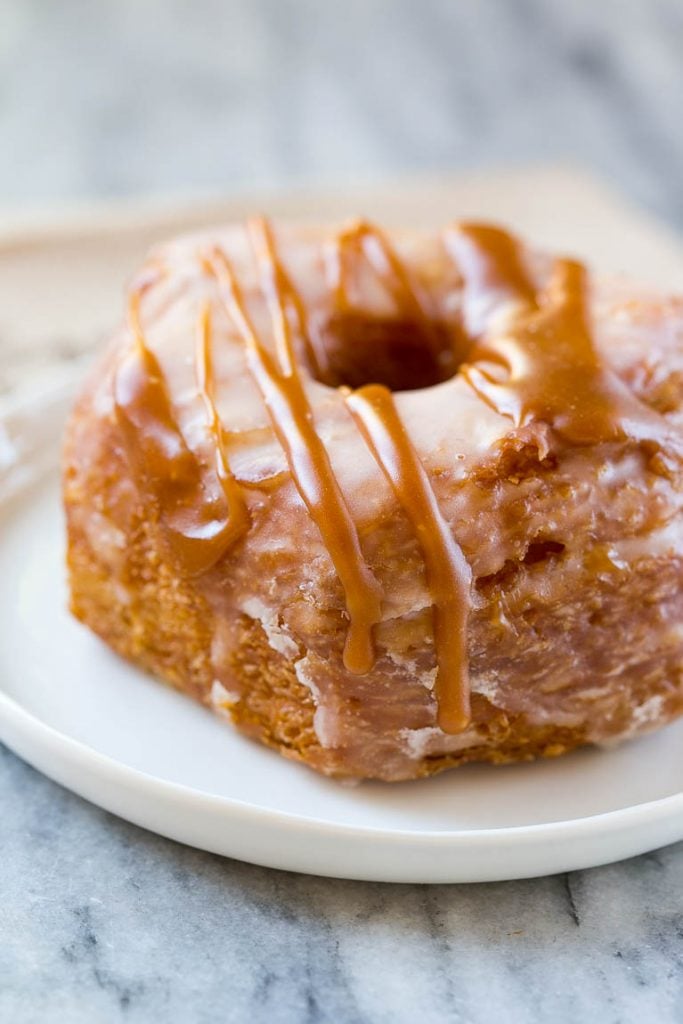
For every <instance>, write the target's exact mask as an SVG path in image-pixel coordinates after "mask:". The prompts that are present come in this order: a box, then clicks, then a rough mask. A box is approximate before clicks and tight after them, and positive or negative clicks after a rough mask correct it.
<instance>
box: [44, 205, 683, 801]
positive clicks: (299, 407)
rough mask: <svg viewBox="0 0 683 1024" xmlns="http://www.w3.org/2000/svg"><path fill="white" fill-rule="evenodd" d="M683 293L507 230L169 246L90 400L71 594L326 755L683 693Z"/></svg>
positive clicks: (631, 717)
mask: <svg viewBox="0 0 683 1024" xmlns="http://www.w3.org/2000/svg"><path fill="white" fill-rule="evenodd" d="M682 408H683V301H682V300H681V299H679V298H671V297H663V296H658V295H654V294H652V292H651V291H648V290H647V289H638V288H637V287H636V286H635V285H633V284H631V283H629V282H625V281H621V280H616V279H615V280H609V279H605V280H603V279H601V278H596V277H594V276H593V275H590V274H589V273H588V271H587V270H586V269H585V267H584V266H583V265H582V264H580V263H579V262H577V261H575V260H572V259H566V258H559V257H555V256H553V255H549V254H546V253H541V252H537V251H536V250H534V249H533V248H531V247H529V246H527V245H525V244H524V243H522V242H521V241H519V240H518V239H517V238H516V237H514V236H513V235H512V234H510V233H509V232H507V231H505V230H503V229H502V228H499V227H496V226H493V225H488V224H478V223H455V224H449V225H447V226H446V227H445V228H444V229H443V230H440V231H438V232H436V231H435V232H423V233H404V232H400V231H389V230H386V229H383V228H380V227H378V226H377V225H374V224H372V223H370V222H369V221H365V220H359V221H356V222H353V223H350V224H343V225H332V226H329V225H323V226H316V225H307V224H287V223H277V224H273V223H270V222H269V221H268V220H266V219H265V218H262V217H261V218H254V219H253V220H251V221H249V222H248V223H246V224H244V225H229V226H227V227H224V228H219V229H216V230H212V231H208V232H203V233H199V234H194V235H191V236H189V237H184V238H181V239H178V240H174V241H171V242H169V243H167V244H165V245H163V246H160V247H158V248H157V249H156V250H154V251H153V252H152V253H151V254H150V256H149V258H148V259H147V261H146V263H145V265H144V266H143V268H142V270H141V271H140V272H139V273H138V275H137V276H136V277H135V278H133V280H132V282H131V284H130V287H129V290H128V295H127V304H126V316H125V318H124V323H123V326H122V327H121V328H120V329H119V330H118V331H117V333H116V335H115V336H114V338H113V339H112V342H111V344H110V346H109V348H108V350H107V351H106V353H105V354H104V355H103V357H102V359H101V360H100V361H99V363H98V364H97V366H96V367H95V369H94V371H93V372H92V373H91V375H90V378H89V380H88V381H87V382H86V385H85V387H84V389H83V392H82V394H81V395H80V397H79V399H78V400H77V402H76V404H75V407H74V409H73V412H72V415H71V417H70V420H69V423H68V427H67V431H66V440H65V450H64V487H63V493H64V505H65V509H66V520H67V532H68V556H67V562H68V573H69V585H70V603H71V610H72V612H73V614H74V615H75V616H76V617H77V618H78V619H79V620H80V621H81V622H82V623H84V624H85V625H86V626H87V627H89V628H90V630H92V631H94V633H96V634H98V636H99V637H101V638H102V640H103V641H104V642H105V643H106V644H108V645H109V646H110V647H111V648H113V650H114V651H116V652H118V654H119V655H122V656H123V657H125V658H127V659H129V660H130V661H131V662H133V663H134V664H135V665H137V666H139V667H141V668H142V669H145V670H147V671H148V672H150V673H152V674H153V675H155V676H157V677H159V678H160V679H162V680H165V681H166V682H167V683H169V684H170V685H171V686H173V687H176V688H177V689H179V690H181V691H184V692H185V693H187V694H189V695H190V696H192V697H194V698H196V699H197V700H199V701H201V702H202V703H203V704H205V705H207V706H208V707H209V708H211V709H213V710H214V711H215V712H216V713H218V714H219V715H221V716H223V717H224V718H226V719H228V720H229V721H231V722H232V723H233V724H234V726H236V727H237V729H238V730H240V731H241V732H242V733H244V734H245V735H246V736H248V737H251V738H253V739H256V740H258V741H260V742H261V743H264V744H267V745H268V746H270V747H272V748H275V749H276V750H278V751H279V752H280V753H282V754H283V755H285V756H286V757H288V758H292V759H294V760H296V761H300V762H303V763H304V764H306V765H308V766H310V767H311V768H313V769H315V770H316V771H318V772H320V773H323V774H325V775H329V776H334V777H338V778H349V779H364V778H372V779H382V780H387V781H398V780H403V779H413V778H418V777H422V776H428V775H431V774H433V773H435V772H438V771H441V770H443V769H446V768H450V767H454V766H458V765H462V764H465V763H467V762H473V761H483V762H490V763H494V764H501V763H506V762H515V761H526V760H531V759H534V758H537V757H555V756H557V755H560V754H563V753H565V752H567V751H570V750H572V749H573V748H576V747H579V746H581V745H585V744H610V743H613V742H616V741H619V740H623V739H627V738H630V737H633V736H636V735H638V734H640V733H643V732H645V731H648V730H651V729H654V728H656V727H659V726H662V725H664V724H666V723H668V722H670V721H671V720H673V719H674V718H675V717H676V716H678V715H679V714H680V713H681V711H682V710H683V675H682V666H683V625H682V623H683V587H682V585H681V584H682V580H683V535H682V532H681V501H682V499H681V494H682V489H681V484H682V480H683V477H682V474H681V448H682V435H681V429H682V426H683V420H682Z"/></svg>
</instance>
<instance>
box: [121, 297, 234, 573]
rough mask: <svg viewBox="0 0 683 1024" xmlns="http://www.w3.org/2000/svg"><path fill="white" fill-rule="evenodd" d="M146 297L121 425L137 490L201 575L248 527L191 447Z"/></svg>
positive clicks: (134, 310)
mask: <svg viewBox="0 0 683 1024" xmlns="http://www.w3.org/2000/svg"><path fill="white" fill-rule="evenodd" d="M140 297H141V290H140V289H138V290H134V291H133V292H132V293H131V296H130V301H129V324H130V329H131V332H132V334H133V339H134V344H133V347H132V349H131V350H130V351H129V352H128V353H126V355H125V357H124V358H123V360H122V361H121V363H120V364H119V366H118V367H117V370H116V374H115V378H114V403H115V413H116V419H117V423H118V425H119V427H120V429H121V433H122V437H123V441H124V445H125V448H126V452H127V455H128V458H129V460H130V463H131V466H132V468H133V471H134V473H135V477H136V480H137V483H138V486H139V487H140V488H141V490H143V491H144V493H145V497H146V499H147V500H148V502H149V503H150V504H151V505H152V507H153V508H155V509H156V511H157V514H158V516H159V521H160V523H161V525H162V527H163V528H164V531H165V533H166V536H167V538H168V542H169V544H170V546H171V549H172V551H173V553H174V555H175V556H176V558H177V559H178V560H179V562H180V564H181V565H182V566H183V568H184V569H185V571H186V572H188V573H189V574H191V575H197V574H200V573H202V572H206V571H207V570H208V569H210V568H211V567H212V566H213V565H215V563H216V562H217V561H218V560H219V559H220V558H221V557H222V555H223V554H224V553H225V552H226V550H227V549H228V547H229V546H230V545H231V544H232V543H233V541H234V540H235V537H236V535H237V533H238V531H239V529H240V527H243V526H244V521H243V520H240V519H239V518H238V519H237V520H235V519H233V516H232V511H233V507H232V505H233V504H234V503H231V498H232V496H233V491H232V487H229V488H228V489H226V483H227V478H225V477H224V476H222V475H220V474H217V473H216V471H215V470H214V469H208V468H207V467H206V466H204V465H203V463H202V462H201V460H200V459H199V458H198V456H197V455H196V454H195V453H194V452H192V451H191V450H190V449H189V447H188V446H187V443H186V442H185V439H184V437H183V434H182V432H181V430H180V428H179V426H178V423H177V421H176V419H175V416H174V411H173V407H172V403H171V400H170V397H169V394H168V389H167V386H166V382H165V379H164V375H163V372H162V370H161V367H160V365H159V362H158V360H157V358H156V356H155V355H154V353H153V352H152V351H151V350H150V349H149V348H148V347H147V344H146V342H145V339H144V335H143V332H142V328H141V325H140ZM206 381H207V383H208V376H207V377H206ZM209 402H210V404H211V400H210V399H209ZM226 471H227V467H226Z"/></svg>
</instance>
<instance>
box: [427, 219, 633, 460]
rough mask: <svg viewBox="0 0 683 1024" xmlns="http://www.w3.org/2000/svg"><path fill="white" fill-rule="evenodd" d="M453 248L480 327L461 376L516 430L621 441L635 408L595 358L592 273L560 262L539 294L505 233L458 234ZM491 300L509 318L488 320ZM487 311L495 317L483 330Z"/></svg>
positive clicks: (469, 308)
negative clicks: (537, 424) (544, 427)
mask: <svg viewBox="0 0 683 1024" xmlns="http://www.w3.org/2000/svg"><path fill="white" fill-rule="evenodd" d="M447 244H448V245H449V248H450V249H451V251H452V252H453V253H454V255H455V256H456V258H457V260H458V266H459V269H460V272H461V274H462V276H463V278H464V298H463V302H464V310H465V321H466V323H467V324H473V323H474V324H478V325H479V326H478V332H475V339H474V344H473V347H472V349H471V350H470V353H469V360H468V363H467V364H465V365H463V366H462V367H461V368H460V372H461V373H462V375H463V377H464V378H465V379H466V380H467V382H468V383H469V384H470V386H471V387H472V388H473V389H474V391H476V393H477V394H478V395H479V396H480V397H481V398H482V399H483V400H484V401H485V402H486V403H487V404H488V405H490V406H491V407H492V408H493V409H495V411H496V412H498V413H500V414H502V415H504V416H508V417H509V418H510V419H511V420H512V421H513V423H514V424H515V426H517V427H521V426H524V425H526V424H528V423H530V422H532V421H534V420H541V421H543V422H546V423H548V424H550V425H551V426H552V427H553V428H554V429H555V430H556V431H557V433H558V434H559V435H560V436H562V437H563V438H564V439H565V440H567V441H569V442H572V443H574V444H595V443H599V442H602V441H612V440H617V439H619V438H623V437H624V436H625V433H624V427H623V419H624V416H625V415H628V414H630V412H631V408H629V407H632V406H633V401H632V400H630V401H629V399H628V397H627V396H626V395H625V394H624V389H623V387H621V386H620V384H619V382H618V381H616V380H615V379H614V378H613V376H612V375H610V373H609V372H608V371H607V369H606V368H605V367H604V366H603V365H602V363H601V360H600V358H599V356H598V353H597V352H596V349H595V344H594V341H593V337H592V334H591V330H590V327H589V324H588V313H587V301H586V300H587V296H586V291H587V287H586V271H585V268H584V267H583V266H582V265H581V264H580V263H577V262H575V261H573V260H556V261H555V264H554V268H553V272H552V274H551V278H550V281H549V283H548V284H547V286H546V287H545V288H544V289H543V290H541V291H540V292H539V293H538V294H536V293H535V291H534V289H533V287H532V285H531V283H530V281H529V279H528V277H527V276H526V274H525V272H524V270H523V268H522V265H521V261H520V257H519V250H518V247H517V244H516V242H515V241H514V239H513V238H512V237H511V236H509V235H507V233H506V232H503V231H500V230H498V229H493V228H482V227H480V226H477V225H460V226H459V227H458V228H457V229H455V230H452V231H451V232H449V233H448V235H447ZM491 297H493V298H494V300H495V301H496V302H497V303H505V302H508V303H509V304H510V309H509V310H506V311H505V312H506V315H505V316H504V317H502V318H500V317H498V318H497V319H496V318H494V317H492V316H491V315H490V313H491ZM484 307H487V308H488V311H489V315H488V316H487V317H486V318H485V319H484V321H483V322H480V320H481V317H480V313H481V310H482V309H483V308H484ZM476 333H480V335H481V336H480V337H479V338H478V339H477V338H476Z"/></svg>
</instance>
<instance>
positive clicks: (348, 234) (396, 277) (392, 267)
mask: <svg viewBox="0 0 683 1024" xmlns="http://www.w3.org/2000/svg"><path fill="white" fill-rule="evenodd" d="M350 255H351V256H353V255H356V256H358V255H360V256H363V257H364V258H365V260H366V261H367V262H368V263H369V265H370V266H371V267H372V269H373V270H374V272H375V273H376V274H377V276H378V278H379V280H380V282H381V283H382V285H383V286H384V288H386V290H387V292H388V293H389V295H390V296H391V297H392V299H393V301H394V303H395V304H396V309H397V312H398V313H399V315H400V316H401V317H404V318H405V319H406V320H408V321H411V322H413V323H416V324H419V326H420V329H421V330H422V332H423V334H424V337H425V338H426V339H427V341H428V342H429V344H430V347H431V348H432V351H433V352H434V353H438V352H439V350H440V348H441V342H440V339H439V337H438V334H437V332H436V329H435V324H434V316H433V314H432V311H431V308H430V303H429V299H428V296H427V295H426V293H425V292H424V291H423V289H422V288H421V287H420V286H419V284H418V282H417V281H415V280H414V279H413V275H412V274H411V273H410V271H409V270H408V267H407V266H406V264H405V263H404V261H403V260H402V259H401V257H400V256H399V254H398V252H397V251H396V250H395V249H394V247H393V246H392V245H391V243H390V242H389V240H388V238H387V237H386V235H385V234H384V233H383V232H382V231H380V229H379V228H378V227H376V226H375V225H374V224H371V223H370V222H369V221H365V220H362V221H358V223H356V224H353V225H352V226H351V227H349V228H347V229H346V230H345V231H342V232H341V233H340V234H339V235H338V236H337V239H336V245H335V247H334V259H333V261H332V262H331V264H330V267H331V271H332V287H333V289H334V302H335V307H336V309H337V311H338V312H339V313H342V314H343V313H348V312H349V311H350V310H351V303H350V301H349V274H348V269H349V256H350Z"/></svg>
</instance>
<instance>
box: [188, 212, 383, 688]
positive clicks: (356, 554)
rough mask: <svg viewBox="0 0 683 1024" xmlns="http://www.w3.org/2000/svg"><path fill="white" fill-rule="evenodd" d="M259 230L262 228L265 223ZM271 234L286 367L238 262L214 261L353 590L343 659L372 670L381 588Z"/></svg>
mask: <svg viewBox="0 0 683 1024" xmlns="http://www.w3.org/2000/svg"><path fill="white" fill-rule="evenodd" d="M255 230H256V231H257V232H258V231H259V228H258V227H256V228H255ZM268 237H269V236H268V235H267V233H266V234H265V235H264V234H263V232H262V233H261V241H262V242H265V243H266V244H265V245H264V246H260V247H259V252H258V255H259V258H260V261H261V264H262V269H263V266H264V265H265V266H266V268H267V269H268V270H269V274H268V280H269V283H270V284H271V287H270V288H269V289H268V294H267V298H268V301H269V302H270V303H271V304H272V311H273V313H274V323H275V326H276V333H277V354H278V360H279V362H280V367H279V368H278V367H277V366H276V365H275V362H274V360H273V358H272V356H271V354H270V353H269V352H268V351H267V349H265V348H264V346H263V345H262V344H261V342H260V340H259V338H258V335H257V333H256V331H255V328H254V326H253V324H252V322H251V319H250V317H249V314H248V312H247V309H246V305H245V302H244V298H243V296H242V292H241V289H240V286H239V284H238V282H237V280H236V278H235V275H234V272H233V270H232V267H231V265H230V263H229V261H228V259H227V257H226V255H225V253H223V252H222V251H221V250H220V249H214V250H213V251H212V252H211V254H210V256H209V258H208V263H209V265H210V266H211V269H212V271H213V273H214V275H215V277H216V279H217V281H218V283H219V285H220V288H221V295H222V299H223V301H224V302H225V305H226V307H227V310H228V313H229V314H230V317H231V319H232V321H233V323H234V324H235V327H236V328H237V330H238V331H239V333H240V336H241V337H242V341H243V343H244V347H245V353H246V357H247V365H248V367H249V370H250V372H251V374H252V376H253V378H254V381H255V382H256V385H257V387H258V389H259V391H260V392H261V396H262V398H263V401H264V403H265V405H266V408H267V410H268V414H269V416H270V420H271V423H272V425H273V430H274V431H275V434H276V436H277V438H278V441H279V442H280V444H281V445H282V448H283V450H284V452H285V456H286V458H287V462H288V464H289V468H290V472H291V474H292V478H293V480H294V483H295V484H296V487H297V489H298V491H299V494H300V495H301V497H302V499H303V501H304V503H305V505H306V507H307V509H308V511H309V514H310V516H311V518H312V519H313V521H314V523H315V524H316V526H317V527H318V530H319V531H320V534H321V536H322V539H323V542H324V544H325V546H326V547H327V550H328V551H329V554H330V557H331V559H332V562H333V564H334V567H335V569H336V571H337V574H338V576H339V579H340V581H341V584H342V587H343V588H344V592H345V595H346V606H347V613H348V616H349V619H350V625H349V631H348V635H347V638H346V645H345V647H344V665H345V667H346V668H347V669H348V671H350V672H354V673H357V674H363V673H365V672H369V671H370V669H371V668H372V665H373V661H374V648H373V642H372V627H373V626H374V624H375V623H376V622H378V621H379V618H380V596H381V590H380V587H379V584H378V583H377V581H376V579H375V578H374V576H373V575H372V573H371V572H370V569H369V568H368V566H367V564H366V562H365V559H364V557H363V553H362V550H361V546H360V541H359V538H358V532H357V530H356V527H355V524H354V522H353V519H352V518H351V515H350V513H349V510H348V508H347V505H346V502H345V500H344V496H343V494H342V492H341V489H340V487H339V484H338V483H337V480H336V477H335V475H334V472H333V470H332V466H331V464H330V460H329V457H328V455H327V451H326V450H325V447H324V445H323V443H322V441H321V439H320V437H319V436H318V434H317V432H316V429H315V424H314V420H313V412H312V409H311V407H310V404H309V402H308V399H307V397H306V393H305V391H304V388H303V385H302V383H301V379H300V377H299V375H298V372H297V369H296V363H295V359H294V353H293V350H292V342H291V334H290V325H289V320H288V317H287V297H286V293H284V292H283V287H284V286H283V281H284V278H283V276H282V275H281V274H280V273H278V267H277V260H276V256H275V253H274V251H273V249H272V245H270V246H269V245H268Z"/></svg>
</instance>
